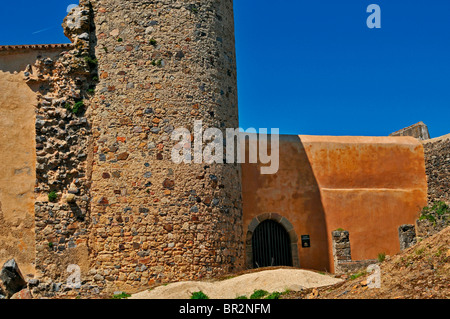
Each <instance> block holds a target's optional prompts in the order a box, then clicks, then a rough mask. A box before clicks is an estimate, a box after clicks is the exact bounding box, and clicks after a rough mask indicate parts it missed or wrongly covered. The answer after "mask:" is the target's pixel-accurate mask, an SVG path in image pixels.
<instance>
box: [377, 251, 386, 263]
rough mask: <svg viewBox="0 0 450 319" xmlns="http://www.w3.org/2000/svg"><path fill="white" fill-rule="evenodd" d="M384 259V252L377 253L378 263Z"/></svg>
mask: <svg viewBox="0 0 450 319" xmlns="http://www.w3.org/2000/svg"><path fill="white" fill-rule="evenodd" d="M385 260H386V253H379V254H378V261H379V262H380V263H382V262H383V261H385Z"/></svg>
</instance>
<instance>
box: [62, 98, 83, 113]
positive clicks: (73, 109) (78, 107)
mask: <svg viewBox="0 0 450 319" xmlns="http://www.w3.org/2000/svg"><path fill="white" fill-rule="evenodd" d="M66 109H67V110H68V111H69V112H72V113H73V114H75V115H78V114H80V113H81V112H82V111H83V109H84V102H83V101H78V102H76V103H75V104H74V105H73V106H71V105H70V104H69V103H66Z"/></svg>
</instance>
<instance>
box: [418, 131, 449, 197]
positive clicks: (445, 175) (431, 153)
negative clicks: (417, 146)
mask: <svg viewBox="0 0 450 319" xmlns="http://www.w3.org/2000/svg"><path fill="white" fill-rule="evenodd" d="M423 146H424V150H425V166H426V171H427V177H428V204H429V205H432V204H433V203H434V202H438V201H444V202H446V203H447V204H450V136H448V135H447V136H443V137H441V138H435V139H432V140H429V141H426V142H424V144H423Z"/></svg>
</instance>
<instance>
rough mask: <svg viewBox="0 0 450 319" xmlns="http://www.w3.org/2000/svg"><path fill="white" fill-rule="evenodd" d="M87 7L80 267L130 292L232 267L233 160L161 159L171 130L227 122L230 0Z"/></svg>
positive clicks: (237, 212)
mask: <svg viewBox="0 0 450 319" xmlns="http://www.w3.org/2000/svg"><path fill="white" fill-rule="evenodd" d="M80 5H81V6H83V5H85V6H86V5H87V4H84V3H83V1H82V2H81V3H80ZM90 5H91V6H92V8H91V9H92V12H93V17H94V25H95V32H93V33H91V35H92V34H95V36H94V39H91V41H93V43H94V44H95V56H96V59H97V60H98V83H97V86H96V91H95V94H94V96H93V97H92V98H91V99H90V102H89V108H88V111H87V115H86V116H87V118H88V119H89V123H90V125H91V128H92V131H91V133H92V140H91V143H90V145H91V146H90V151H89V152H90V153H89V156H90V157H88V158H90V159H91V160H90V163H91V164H89V163H88V165H91V168H90V169H89V170H90V171H91V174H92V175H91V176H92V177H91V184H90V197H91V205H90V225H89V249H90V263H91V267H90V268H91V270H90V274H91V275H95V276H94V277H95V280H96V283H97V284H98V285H99V286H102V287H105V288H110V289H115V288H121V289H128V291H132V290H133V289H135V288H138V287H145V286H147V285H148V284H152V283H155V282H168V281H176V280H189V279H199V278H208V277H214V276H217V275H221V274H225V273H229V272H233V271H236V270H240V269H241V268H242V267H243V259H244V256H243V255H244V251H243V242H242V240H243V238H242V237H243V235H242V207H241V172H240V166H239V165H234V164H222V163H221V164H211V165H208V164H174V163H173V162H172V160H171V151H172V147H173V146H174V145H175V144H176V143H177V142H175V141H172V140H171V133H172V132H173V130H174V129H176V128H181V127H183V128H187V129H189V130H190V131H191V132H192V133H193V126H194V121H195V120H202V121H203V128H206V127H215V128H220V129H223V130H224V129H225V128H237V127H239V126H238V107H237V83H236V82H237V80H236V57H235V42H234V21H233V2H232V0H220V1H218V0H202V1H184V0H177V1H173V0H170V1H169V0H161V1H125V0H98V1H91V4H90ZM88 162H89V160H88Z"/></svg>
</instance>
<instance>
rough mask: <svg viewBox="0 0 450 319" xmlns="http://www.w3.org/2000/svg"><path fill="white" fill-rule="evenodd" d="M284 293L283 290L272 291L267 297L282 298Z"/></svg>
mask: <svg viewBox="0 0 450 319" xmlns="http://www.w3.org/2000/svg"><path fill="white" fill-rule="evenodd" d="M281 295H282V293H281V292H272V293H271V294H270V295H268V296H267V297H266V298H265V299H280V296H281Z"/></svg>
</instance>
